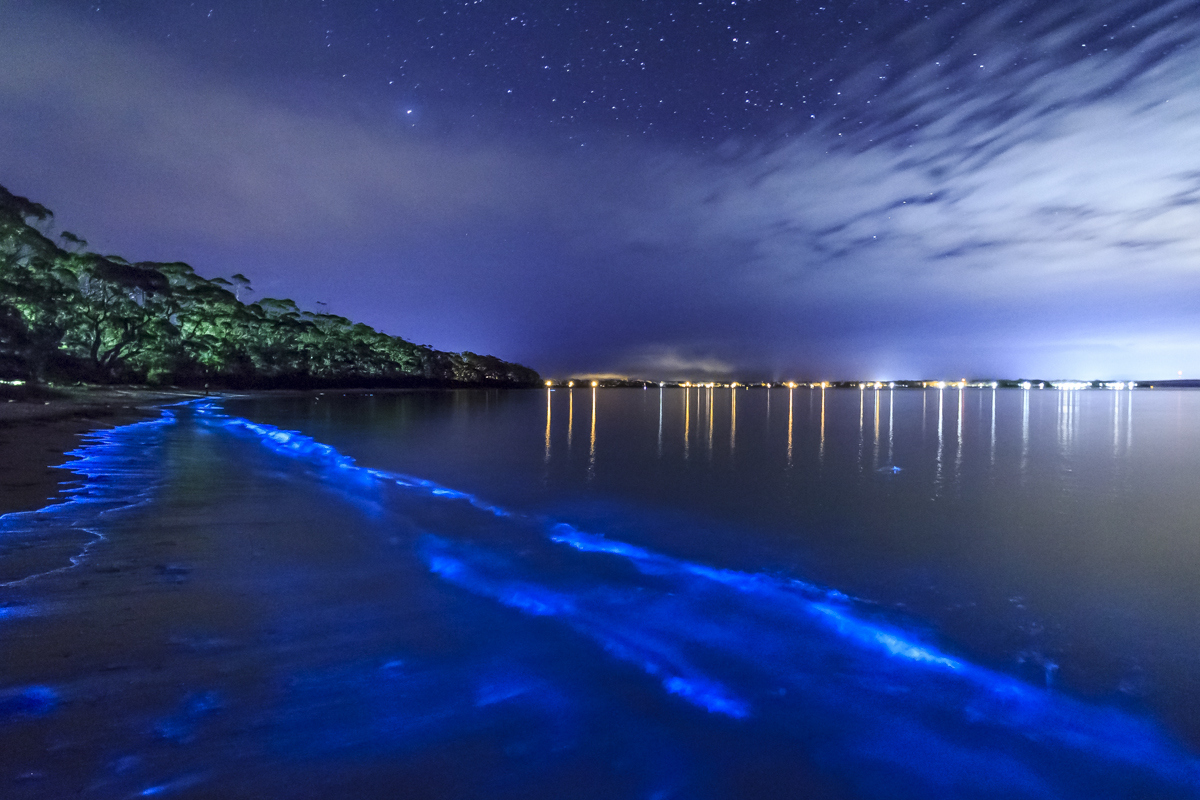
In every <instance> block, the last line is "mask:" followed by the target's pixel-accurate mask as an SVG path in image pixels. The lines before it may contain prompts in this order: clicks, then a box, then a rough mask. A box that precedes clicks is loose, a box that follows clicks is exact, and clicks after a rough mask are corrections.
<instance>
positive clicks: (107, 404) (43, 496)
mask: <svg viewBox="0 0 1200 800" xmlns="http://www.w3.org/2000/svg"><path fill="white" fill-rule="evenodd" d="M453 388H464V389H476V388H480V389H482V388H489V387H474V386H463V387H440V386H428V387H426V386H405V387H384V388H360V387H353V388H345V389H329V388H325V389H247V390H241V391H239V390H227V389H222V390H217V391H212V392H209V393H207V394H206V393H204V392H201V391H189V390H184V389H148V388H143V387H138V386H127V387H107V386H105V387H69V388H61V387H56V388H54V389H48V390H39V389H33V388H30V389H29V390H26V391H23V392H20V393H19V394H18V395H17V396H14V397H8V398H6V397H4V394H0V516H3V515H5V514H11V513H14V512H22V511H36V510H37V509H39V508H45V507H46V506H48V505H52V504H54V503H57V502H60V501H61V500H62V499H63V492H64V490H67V489H69V488H70V487H71V486H72V485H73V484H74V482H75V481H74V478H73V476H71V475H70V473H65V472H64V471H63V470H61V469H59V467H61V466H62V465H63V464H65V463H67V462H68V461H69V460H70V458H69V457H68V456H67V453H69V452H71V451H72V450H75V449H76V448H78V447H79V446H80V445H81V444H82V443H83V436H84V434H87V433H90V432H92V431H97V430H105V429H108V428H116V427H119V426H121V425H128V424H130V423H133V422H138V421H139V420H143V419H146V418H148V417H151V416H154V414H155V412H156V410H157V409H158V408H161V407H162V406H165V405H169V404H171V403H178V402H181V401H184V400H194V399H196V398H199V397H206V396H207V397H214V398H224V399H229V400H233V399H244V398H250V397H302V396H309V395H312V396H316V395H323V394H343V395H346V394H371V393H374V394H404V393H408V392H423V391H447V390H450V389H453ZM496 388H515V387H509V386H505V387H496Z"/></svg>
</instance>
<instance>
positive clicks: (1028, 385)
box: [1021, 381, 1033, 389]
mask: <svg viewBox="0 0 1200 800" xmlns="http://www.w3.org/2000/svg"><path fill="white" fill-rule="evenodd" d="M1021 388H1022V389H1031V388H1033V384H1032V383H1030V382H1029V381H1021Z"/></svg>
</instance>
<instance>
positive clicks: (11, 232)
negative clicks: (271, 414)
mask: <svg viewBox="0 0 1200 800" xmlns="http://www.w3.org/2000/svg"><path fill="white" fill-rule="evenodd" d="M52 220H53V215H52V214H51V212H50V211H49V210H48V209H47V208H46V207H45V206H42V205H40V204H38V203H34V202H31V201H29V200H27V199H26V198H24V197H18V196H16V195H14V194H12V193H11V192H9V191H8V190H7V189H5V188H4V187H3V186H0V377H5V378H21V379H26V380H32V381H35V382H38V383H41V382H44V381H46V380H48V379H50V378H67V379H74V380H89V381H98V382H114V381H120V382H129V383H172V384H183V385H200V384H213V385H225V386H237V387H245V386H335V385H337V386H346V385H371V386H386V385H406V384H414V383H422V382H424V383H428V382H463V383H473V384H500V383H504V384H533V383H537V382H538V380H539V377H538V374H537V373H536V372H534V371H533V370H532V369H529V368H528V367H524V366H521V365H520V364H512V363H508V362H506V361H501V360H500V359H498V358H495V357H494V356H481V355H477V354H475V353H471V352H464V353H445V352H441V351H438V350H434V349H433V348H431V347H428V346H426V345H418V344H413V343H412V342H409V341H407V340H405V339H402V338H400V337H398V336H389V335H387V334H385V333H381V332H379V331H377V330H375V329H374V328H372V327H370V326H369V325H364V324H362V323H355V322H352V321H351V320H349V319H346V318H345V317H340V316H337V315H334V314H323V313H314V312H310V311H303V310H301V309H300V308H299V307H297V305H296V304H295V303H294V302H293V301H291V300H284V299H276V298H269V297H267V298H262V299H261V300H258V301H257V302H253V303H245V302H243V301H242V300H241V299H240V298H241V296H242V295H243V294H245V293H248V292H249V291H250V288H251V287H250V281H249V280H248V279H247V278H246V277H245V276H244V275H241V274H238V275H234V276H233V277H232V278H230V279H228V280H226V279H224V278H213V279H206V278H203V277H201V276H200V275H197V274H196V272H195V270H194V269H192V267H190V266H188V265H187V264H184V263H181V262H174V263H155V262H141V263H136V264H131V263H129V262H128V261H126V260H125V259H123V258H120V257H119V256H111V255H110V256H102V255H99V254H97V253H93V252H89V251H87V250H86V247H87V242H86V241H85V240H83V239H81V238H79V237H78V236H76V235H75V234H72V233H69V232H65V231H64V232H63V233H61V234H60V235H59V239H60V240H61V241H62V246H60V245H59V244H56V243H55V241H54V240H53V239H52V238H51V235H50V233H49V229H50V224H51V222H52Z"/></svg>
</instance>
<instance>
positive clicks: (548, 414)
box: [545, 389, 550, 463]
mask: <svg viewBox="0 0 1200 800" xmlns="http://www.w3.org/2000/svg"><path fill="white" fill-rule="evenodd" d="M545 460H546V463H549V462H550V389H546V458H545Z"/></svg>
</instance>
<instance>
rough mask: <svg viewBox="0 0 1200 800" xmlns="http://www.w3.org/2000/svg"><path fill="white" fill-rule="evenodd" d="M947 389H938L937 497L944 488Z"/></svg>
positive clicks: (935, 482)
mask: <svg viewBox="0 0 1200 800" xmlns="http://www.w3.org/2000/svg"><path fill="white" fill-rule="evenodd" d="M945 392H946V390H945V389H938V390H937V393H938V422H937V465H936V469H935V472H934V476H933V486H934V494H935V495H936V494H937V493H938V492H939V491H940V490H941V488H942V447H943V436H942V426H943V422H944V418H945V406H946V401H945V396H944V395H945Z"/></svg>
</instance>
